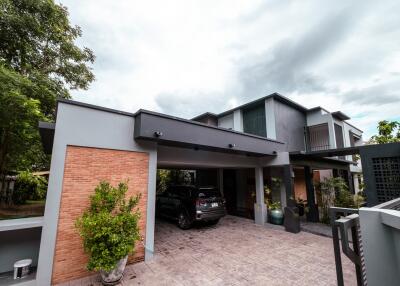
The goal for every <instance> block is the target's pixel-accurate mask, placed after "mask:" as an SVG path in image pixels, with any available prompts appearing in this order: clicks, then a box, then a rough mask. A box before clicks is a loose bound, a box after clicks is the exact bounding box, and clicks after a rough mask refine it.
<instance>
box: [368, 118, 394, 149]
mask: <svg viewBox="0 0 400 286" xmlns="http://www.w3.org/2000/svg"><path fill="white" fill-rule="evenodd" d="M369 142H370V143H372V144H384V143H393V142H400V122H398V121H387V120H382V121H379V123H378V135H374V136H372V137H371V139H370V140H369Z"/></svg>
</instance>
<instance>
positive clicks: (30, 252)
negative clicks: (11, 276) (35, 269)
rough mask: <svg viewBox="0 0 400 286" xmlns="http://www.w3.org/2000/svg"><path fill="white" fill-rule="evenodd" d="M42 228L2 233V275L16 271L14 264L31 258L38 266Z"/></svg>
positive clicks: (0, 268) (0, 265) (0, 266)
mask: <svg viewBox="0 0 400 286" xmlns="http://www.w3.org/2000/svg"><path fill="white" fill-rule="evenodd" d="M41 232H42V228H41V227H37V228H30V229H18V230H9V231H2V232H0V273H2V272H8V271H14V262H16V261H18V260H21V259H26V258H30V259H32V266H37V263H38V256H39V246H40V236H41Z"/></svg>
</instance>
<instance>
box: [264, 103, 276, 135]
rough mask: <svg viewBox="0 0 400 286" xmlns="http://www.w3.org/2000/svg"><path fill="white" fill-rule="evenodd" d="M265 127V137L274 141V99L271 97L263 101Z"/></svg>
mask: <svg viewBox="0 0 400 286" xmlns="http://www.w3.org/2000/svg"><path fill="white" fill-rule="evenodd" d="M265 126H266V128H267V137H268V138H270V139H276V122H275V99H274V98H272V97H271V98H267V99H266V100H265Z"/></svg>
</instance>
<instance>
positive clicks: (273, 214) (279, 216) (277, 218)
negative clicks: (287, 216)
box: [270, 209, 283, 225]
mask: <svg viewBox="0 0 400 286" xmlns="http://www.w3.org/2000/svg"><path fill="white" fill-rule="evenodd" d="M270 218H271V223H272V224H279V225H281V224H283V211H282V210H281V209H275V210H271V211H270Z"/></svg>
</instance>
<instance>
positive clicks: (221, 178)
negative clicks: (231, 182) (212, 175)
mask: <svg viewBox="0 0 400 286" xmlns="http://www.w3.org/2000/svg"><path fill="white" fill-rule="evenodd" d="M218 188H219V192H220V193H221V196H223V197H224V169H222V168H220V169H218Z"/></svg>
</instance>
